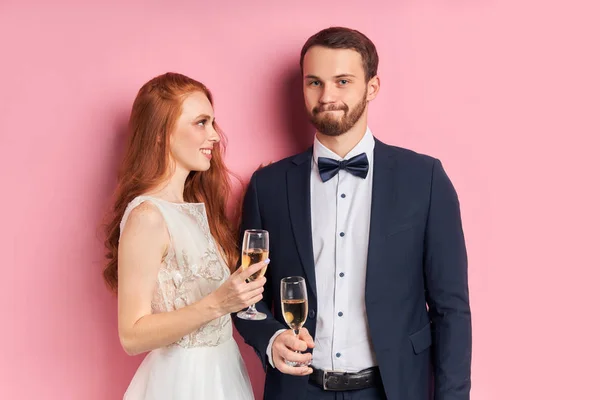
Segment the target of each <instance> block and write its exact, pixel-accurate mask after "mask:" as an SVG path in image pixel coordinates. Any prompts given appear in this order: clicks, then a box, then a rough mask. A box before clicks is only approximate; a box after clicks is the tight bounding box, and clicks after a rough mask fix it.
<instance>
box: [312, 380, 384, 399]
mask: <svg viewBox="0 0 600 400" xmlns="http://www.w3.org/2000/svg"><path fill="white" fill-rule="evenodd" d="M386 399H387V397H385V392H384V391H383V386H376V387H372V388H368V389H362V390H347V391H343V392H331V391H325V390H323V389H321V388H319V387H318V386H316V385H313V384H312V383H309V384H308V390H307V391H306V400H386Z"/></svg>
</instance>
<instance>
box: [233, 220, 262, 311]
mask: <svg viewBox="0 0 600 400" xmlns="http://www.w3.org/2000/svg"><path fill="white" fill-rule="evenodd" d="M267 258H269V232H267V231H265V230H262V229H248V230H246V231H245V232H244V241H243V242H242V265H241V267H240V268H242V269H246V268H248V267H249V266H250V265H252V264H256V263H259V262H261V261H264V260H266V259H267ZM265 272H267V266H266V265H265V267H264V268H262V269H261V270H260V271H258V272H256V273H254V274H252V276H250V277H249V278H248V280H249V281H254V280H256V279H259V278H261V277H262V276H263V275H264V274H265ZM237 316H238V318H241V319H245V320H249V321H260V320H263V319H266V318H267V315H266V314H264V313H261V312H259V311H257V310H256V305H254V304H252V305H251V306H250V307H248V309H247V310H245V311H240V312H238V313H237Z"/></svg>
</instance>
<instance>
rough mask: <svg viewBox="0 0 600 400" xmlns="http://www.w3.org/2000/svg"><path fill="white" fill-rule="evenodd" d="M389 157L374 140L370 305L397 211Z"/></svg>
mask: <svg viewBox="0 0 600 400" xmlns="http://www.w3.org/2000/svg"><path fill="white" fill-rule="evenodd" d="M392 156H393V151H392V149H391V148H390V147H389V146H387V145H385V144H383V143H382V142H380V141H379V140H377V139H376V140H375V149H374V150H373V189H372V195H371V223H370V228H369V248H368V255H367V277H366V286H365V287H366V293H365V296H366V301H367V302H369V294H374V293H375V292H376V290H369V288H370V285H375V286H373V287H376V286H377V284H376V283H377V279H385V274H382V273H381V269H380V268H379V266H380V265H381V264H382V262H383V261H382V259H383V258H384V256H385V240H386V235H387V233H388V232H389V231H390V228H391V227H390V225H391V224H392V223H393V222H392V221H393V218H390V216H391V215H390V213H391V212H392V211H394V210H396V209H397V208H398V207H397V205H396V204H395V203H396V200H397V199H396V190H397V187H396V184H395V182H396V179H395V178H394V165H395V163H394V158H393V157H392ZM377 270H379V272H378V271H377Z"/></svg>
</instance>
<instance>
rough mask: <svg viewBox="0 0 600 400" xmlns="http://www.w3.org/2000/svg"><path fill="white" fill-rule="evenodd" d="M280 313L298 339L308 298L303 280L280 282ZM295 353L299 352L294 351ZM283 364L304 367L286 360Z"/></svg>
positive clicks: (289, 279)
mask: <svg viewBox="0 0 600 400" xmlns="http://www.w3.org/2000/svg"><path fill="white" fill-rule="evenodd" d="M281 311H282V313H283V318H284V319H285V322H286V323H287V325H288V326H289V327H290V329H292V330H293V331H294V335H295V336H296V337H298V334H299V333H300V329H301V328H302V326H304V323H305V322H306V317H307V315H308V296H307V294H306V282H305V281H304V278H302V277H300V276H290V277H287V278H283V279H282V280H281ZM296 353H300V352H299V351H296ZM285 363H286V364H287V365H289V366H292V367H297V366H300V365H302V366H303V365H304V364H302V363H297V362H293V361H287V360H286V361H285Z"/></svg>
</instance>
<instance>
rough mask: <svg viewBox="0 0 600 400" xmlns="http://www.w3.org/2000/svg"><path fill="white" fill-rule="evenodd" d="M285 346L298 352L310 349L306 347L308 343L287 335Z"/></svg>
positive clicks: (284, 340)
mask: <svg viewBox="0 0 600 400" xmlns="http://www.w3.org/2000/svg"><path fill="white" fill-rule="evenodd" d="M283 344H284V345H285V346H286V347H287V348H289V349H292V350H297V351H306V349H307V348H308V346H307V345H306V343H305V342H304V341H302V340H300V339H298V338H297V337H295V336H293V334H292V335H286V337H285V338H283Z"/></svg>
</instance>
